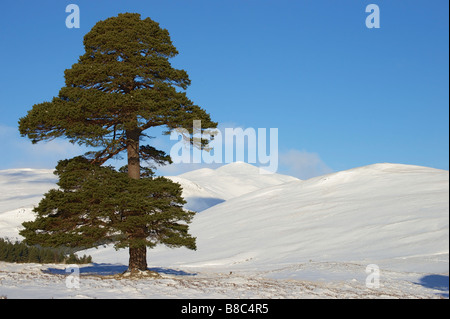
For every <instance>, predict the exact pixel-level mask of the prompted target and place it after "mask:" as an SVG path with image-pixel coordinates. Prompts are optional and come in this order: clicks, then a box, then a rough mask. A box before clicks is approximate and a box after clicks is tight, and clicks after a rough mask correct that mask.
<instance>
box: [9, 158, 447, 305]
mask: <svg viewBox="0 0 450 319" xmlns="http://www.w3.org/2000/svg"><path fill="white" fill-rule="evenodd" d="M247 165H248V164H243V163H237V164H233V165H227V166H224V167H222V168H219V169H216V170H209V169H202V170H198V171H193V172H190V173H186V174H182V175H180V176H177V177H172V178H173V179H174V180H176V179H177V178H178V180H179V181H181V184H183V183H184V185H185V187H186V188H185V196H186V197H189V198H191V199H192V198H194V199H195V197H196V196H197V197H198V198H203V199H205V198H209V199H220V201H222V202H221V203H220V204H218V205H215V206H212V207H210V208H209V209H206V210H204V211H202V212H201V213H199V214H197V215H196V216H195V218H194V221H193V223H192V224H191V226H190V232H191V233H192V234H193V235H194V236H196V237H197V247H198V249H197V251H189V250H186V249H182V248H180V249H173V250H171V249H168V248H165V247H157V248H155V249H152V250H149V252H148V262H149V266H150V267H153V268H155V269H156V270H160V271H162V272H165V273H166V274H175V275H180V274H188V275H189V274H191V275H192V274H196V276H193V277H192V276H190V275H189V276H186V277H185V278H182V279H181V278H178V277H177V278H178V279H173V278H172V279H170V280H172V281H175V283H174V282H172V281H170V280H169V279H167V280H169V281H170V282H169V281H162V282H152V283H146V285H147V286H145V285H142V287H141V286H136V285H137V284H136V285H135V286H136V287H135V288H133V289H131V290H132V291H133V292H134V293H136V292H137V291H138V292H139V294H140V295H139V296H141V297H149V296H150V297H151V296H154V297H155V296H156V297H164V296H191V297H193V298H203V297H211V298H215V297H231V298H239V297H242V296H243V297H258V298H266V297H268V298H273V297H283V296H284V297H289V298H291V297H294V298H295V297H300V298H301V297H306V298H321V297H325V298H340V297H344V298H354V297H356V296H361V297H364V296H366V297H370V298H372V297H377V296H379V297H382V298H383V297H387V298H389V297H400V298H404V297H408V296H415V297H425V298H426V297H432V296H441V295H442V296H446V297H448V272H449V264H448V262H449V259H448V251H449V213H448V212H449V172H448V171H444V170H438V169H432V168H426V167H419V166H411V165H400V164H375V165H370V166H365V167H359V168H354V169H351V170H347V171H342V172H337V173H332V174H328V175H324V176H321V177H317V178H312V179H309V180H306V181H300V180H296V179H294V178H288V177H285V176H277V175H272V176H270V175H269V178H268V179H266V180H263V179H262V178H260V176H257V175H254V174H252V173H251V171H252V170H253V167H250V166H247ZM8 174H9V173H6V172H5V171H2V172H0V185H2V186H1V189H0V192H1V193H2V196H3V200H2V204H4V203H6V204H4V205H5V206H3V207H6V208H5V209H6V210H7V211H5V209H3V210H0V237H2V236H4V234H5V233H8V231H9V232H11V227H13V228H14V227H16V228H17V227H18V225H20V223H21V222H22V219H23V218H22V219H20V218H19V219H17V221H16V222H17V223H16V224H15V221H14V214H11V212H16V214H17V212H18V209H19V207H25V209H24V208H21V209H22V210H24V211H26V210H27V208H26V207H28V206H27V205H30V203H29V201H30V200H32V199H33V198H38V197H39V196H38V195H37V194H38V192H37V191H38V190H39V189H44V188H45V187H47V186H49V185H50V184H51V183H50V181H51V179H49V176H50V175H46V174H43V175H41V176H40V177H38V176H35V177H31V176H30V175H27V174H26V173H24V172H23V171H21V172H20V174H18V175H17V176H20V178H21V179H19V180H22V181H23V182H21V183H22V184H21V185H19V184H20V183H18V184H17V185H16V186H13V185H12V184H13V182H12V181H13V180H11V179H10V176H13V175H8ZM5 176H6V177H5ZM24 176H27V178H28V179H29V181H30V183H29V185H27V182H26V178H25V177H24ZM261 176H267V175H261ZM40 178H41V179H40ZM263 178H266V177H263ZM270 178H272V179H270ZM47 183H48V184H47ZM245 185H248V186H247V187H246V186H245ZM13 187H16V190H15V191H14V190H13ZM221 187H222V188H221ZM8 192H9V193H8ZM17 193H19V194H17ZM14 196H21V197H19V198H17V199H16V200H14ZM14 201H15V204H13V203H14ZM3 202H4V203H3ZM193 203H194V205H195V204H196V203H195V201H194V202H193ZM14 205H16V206H14ZM206 206H207V205H206ZM14 207H17V208H14ZM8 227H10V228H8ZM84 253H86V254H90V255H92V257H93V259H94V261H95V262H97V263H100V266H101V267H100V266H99V265H98V264H97V265H92V266H88V267H86V268H85V269H86V271H93V272H94V273H95V272H96V271H98V269H99V268H101V269H104V268H106V269H110V270H111V272H113V271H114V270H116V269H122V270H123V269H124V267H126V266H125V265H127V262H128V252H127V250H119V251H115V250H114V249H113V248H112V247H104V248H99V249H91V250H88V251H84V252H81V254H84ZM369 264H376V265H378V266H379V267H380V269H381V288H380V289H379V290H368V289H367V288H366V286H365V279H366V277H367V273H366V272H365V269H366V266H367V265H369ZM4 267H7V268H8V269H9V270H8V272H7V274H5V273H2V272H1V270H0V281H1V282H2V283H3V285H4V286H3V287H2V286H1V284H0V295H1V294H2V289H3V290H4V291H5V294H9V295H10V296H14V295H15V294H16V295H17V296H19V297H20V296H23V294H22V292H21V291H22V290H21V289H19V288H17V289H16V287H17V286H20V285H21V284H23V285H25V287H30V289H33V291H35V290H38V289H39V288H38V287H36V286H38V285H39V282H40V281H39V280H42V285H44V286H46V287H51V288H49V289H48V290H44V291H45V293H46V294H47V295H48V296H55V294H59V295H56V296H57V297H58V296H59V297H67V296H68V292H66V291H63V289H62V288H61V289H60V288H58V289H60V290H58V289H56V288H55V286H52V284H51V275H45V276H44V275H37V274H36V273H35V272H36V269H38V270H39V271H40V269H42V268H43V267H44V268H45V266H33V265H30V266H23V267H20V266H17V267H15V266H14V267H13V266H10V265H8V266H4ZM24 267H25V268H26V269H29V271H28V270H24ZM58 267H59V268H61V267H64V266H55V268H58ZM0 268H1V267H0ZM231 271H232V273H233V275H232V277H228V273H230V272H231ZM16 272H17V273H18V274H19V273H23V272H26V273H30V276H31V277H33V276H34V277H33V278H34V279H33V281H30V282H26V283H25V282H22V283H21V284H19V283H18V282H20V281H17V280H19V279H17V280H16V279H14V278H16V277H17V278H19V275H14V274H15V273H16ZM31 274H33V275H31ZM2 276H3V277H2ZM14 276H16V277H14ZM42 276H44V277H45V278H44V277H42ZM46 276H50V277H48V278H47V277H46ZM35 277H37V279H36V278H35ZM436 278H438V279H439V282H438V284H430V282H433V280H434V281H435V279H436ZM285 279H289V280H290V281H284V280H285ZM291 280H293V281H291ZM102 282H104V281H102ZM5 283H8V285H9V286H8V287H10V288H8V289H6V288H5V287H6V285H5ZM305 283H307V284H305ZM86 285H87V286H86V288H85V289H84V290H83V291H82V293H81V294H80V296H81V297H102V296H105V294H106V295H108V296H111V295H115V296H118V297H119V296H122V297H124V296H127V291H128V290H126V289H124V287H123V285H124V284H123V283H115V282H114V283H110V284H109V285H110V288H111V289H110V290H107V289H102V290H96V288H95V287H98V285H99V283H98V281H95V280H94V279H92V282H90V281H88V280H86ZM148 285H150V286H151V287H153V288H152V289H151V290H150V289H149V288H146V287H149V286H148ZM119 286H120V287H119ZM139 287H140V288H139ZM180 287H184V288H186V289H184V290H183V289H180ZM252 287H254V288H252ZM51 289H53V290H52V291H51ZM55 289H56V290H55ZM159 289H160V290H159ZM198 289H200V290H198ZM255 289H256V290H255ZM154 291H159V292H160V294H157V295H155V292H154ZM201 291H203V292H204V293H210V295H206V296H205V295H204V294H202V292H201ZM442 291H443V293H442ZM69 296H75V297H76V296H78V295H73V294H72V295H69Z"/></svg>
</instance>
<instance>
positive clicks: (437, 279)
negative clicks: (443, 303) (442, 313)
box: [417, 275, 449, 298]
mask: <svg viewBox="0 0 450 319" xmlns="http://www.w3.org/2000/svg"><path fill="white" fill-rule="evenodd" d="M448 282H449V278H448V275H447V276H444V275H427V276H424V277H422V278H420V282H418V283H417V284H418V285H421V286H423V287H426V288H430V289H435V290H439V291H442V293H439V295H440V296H442V297H445V298H448V297H449V284H448Z"/></svg>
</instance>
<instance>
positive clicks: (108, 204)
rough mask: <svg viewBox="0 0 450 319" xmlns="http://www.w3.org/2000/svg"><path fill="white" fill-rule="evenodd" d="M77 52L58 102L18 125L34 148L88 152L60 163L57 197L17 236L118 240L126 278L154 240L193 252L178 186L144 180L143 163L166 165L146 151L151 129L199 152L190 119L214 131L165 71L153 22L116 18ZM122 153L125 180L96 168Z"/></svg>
mask: <svg viewBox="0 0 450 319" xmlns="http://www.w3.org/2000/svg"><path fill="white" fill-rule="evenodd" d="M83 44H84V49H85V53H84V54H83V55H82V56H80V57H79V60H78V62H77V63H75V64H74V65H72V67H71V68H70V69H67V70H66V71H65V86H64V87H63V88H61V89H60V91H59V94H58V96H56V97H54V98H53V99H52V100H51V101H48V102H43V103H39V104H35V105H34V106H33V107H32V109H31V110H30V111H29V112H28V113H27V115H26V116H24V117H23V118H21V119H20V120H19V131H20V133H21V135H22V136H27V137H28V138H30V139H31V141H32V142H33V143H38V142H41V141H48V140H52V139H54V138H58V137H64V138H67V139H68V140H69V141H70V142H72V143H78V144H80V145H85V146H88V147H92V148H93V151H92V152H88V153H87V154H85V156H84V157H82V158H75V159H73V160H72V161H62V162H60V163H59V165H58V167H57V169H56V174H57V175H59V177H60V182H59V184H60V185H59V186H60V189H59V190H53V191H50V192H49V193H47V194H46V196H45V198H44V199H43V200H42V202H41V203H40V204H39V206H38V207H37V208H36V212H37V213H38V218H37V219H36V221H35V222H32V223H25V230H24V231H23V235H24V236H25V237H26V240H27V241H29V242H30V243H40V244H49V245H54V246H56V245H72V246H73V245H78V246H86V247H88V246H95V245H98V244H99V243H102V242H108V241H109V242H115V243H116V246H117V247H119V248H121V247H128V248H129V252H130V261H129V270H135V269H139V270H143V269H146V268H147V263H146V248H147V247H152V246H154V244H155V243H157V242H158V241H159V242H162V243H164V244H167V245H169V246H177V247H178V246H186V247H188V248H192V249H193V248H195V243H194V241H193V239H192V237H190V236H189V235H188V234H187V226H186V224H187V223H189V221H190V219H191V217H192V215H191V213H189V212H184V211H183V210H182V209H181V208H180V207H181V205H182V204H183V200H182V198H181V193H180V191H181V189H180V186H179V185H178V184H174V183H172V182H170V181H169V180H167V179H162V178H153V177H151V174H148V169H147V174H145V176H146V177H145V178H141V177H143V174H142V172H143V171H144V170H145V169H144V168H143V166H142V165H141V164H142V162H144V161H145V162H147V163H148V164H149V165H153V166H154V165H164V164H167V163H170V162H171V160H170V156H168V155H166V154H165V153H164V152H163V151H160V150H157V149H156V148H154V147H153V146H151V145H146V143H145V141H148V140H149V139H150V136H149V135H148V131H149V130H151V128H154V127H164V128H166V130H165V134H169V132H170V131H171V130H172V129H177V128H184V129H186V130H188V132H189V136H187V137H185V138H187V139H188V140H189V141H190V142H191V143H192V144H196V145H197V146H198V147H203V146H206V145H207V143H208V141H206V140H201V141H200V143H198V141H196V142H194V140H196V139H194V138H193V135H194V133H198V132H193V121H194V120H201V121H202V122H201V123H202V127H203V128H215V127H216V126H217V123H215V122H213V121H212V120H211V118H210V116H209V114H208V113H207V112H206V111H205V110H204V109H202V108H201V107H199V106H198V105H195V104H194V103H193V102H192V101H191V100H190V99H189V98H188V97H187V96H186V93H185V92H184V91H185V90H186V89H187V87H188V86H189V85H190V79H189V77H188V74H187V73H186V71H184V70H180V69H176V68H174V67H172V65H171V64H170V62H169V59H170V58H173V57H175V56H176V55H177V54H178V51H177V49H176V48H175V46H174V45H173V44H172V41H171V39H170V36H169V33H168V31H167V30H165V29H163V28H161V27H160V26H159V24H158V23H157V22H155V21H153V20H151V19H150V18H145V19H141V17H140V15H139V14H135V13H124V14H119V15H118V16H117V17H111V18H108V19H106V20H104V21H100V22H98V23H97V24H96V25H95V26H94V27H93V28H92V29H91V31H90V32H88V33H87V34H86V35H85V37H84V41H83ZM124 153H126V158H127V166H126V167H125V168H124V169H123V170H121V172H117V171H115V170H114V169H112V168H111V167H104V166H102V165H103V164H104V163H105V162H106V161H108V160H109V159H112V158H117V157H120V155H121V154H124ZM149 175H150V176H149ZM125 177H127V178H125ZM119 199H120V202H119Z"/></svg>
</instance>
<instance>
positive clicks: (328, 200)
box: [186, 164, 449, 272]
mask: <svg viewBox="0 0 450 319" xmlns="http://www.w3.org/2000/svg"><path fill="white" fill-rule="evenodd" d="M448 209H449V177H448V171H442V170H436V169H430V168H424V167H418V166H408V165H395V164H377V165H371V166H367V167H361V168H355V169H351V170H348V171H343V172H338V173H333V174H329V175H325V176H322V177H317V178H313V179H310V180H307V181H297V182H295V181H294V182H291V183H288V184H282V185H279V186H274V187H270V188H264V189H262V190H260V191H257V192H252V193H249V194H246V195H243V196H240V197H236V198H233V199H230V200H228V201H226V202H225V203H222V204H221V205H218V206H215V207H212V208H210V209H208V210H206V211H204V212H202V213H201V214H199V215H197V216H196V218H195V221H194V223H193V225H192V227H191V231H192V233H193V234H194V235H196V236H197V237H198V247H199V249H198V251H197V252H196V253H195V254H192V256H189V257H190V261H186V263H191V264H193V265H232V264H242V265H245V264H249V265H251V266H254V265H258V267H259V266H260V267H266V266H267V265H281V264H290V263H299V262H305V261H309V260H313V261H345V262H364V263H366V264H369V263H371V262H377V263H380V264H389V265H393V264H396V265H399V266H400V267H403V266H405V267H407V268H408V270H412V269H415V270H428V269H430V268H431V269H433V270H436V271H441V272H445V270H447V272H448V250H449V240H448V238H449V215H448ZM218 247H220V249H218ZM408 261H411V262H410V263H409V264H408ZM441 261H442V262H441Z"/></svg>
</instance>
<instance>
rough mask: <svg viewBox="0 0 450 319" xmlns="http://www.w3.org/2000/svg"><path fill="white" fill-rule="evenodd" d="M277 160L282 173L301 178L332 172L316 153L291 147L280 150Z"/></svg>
mask: <svg viewBox="0 0 450 319" xmlns="http://www.w3.org/2000/svg"><path fill="white" fill-rule="evenodd" d="M279 162H280V166H281V167H282V170H283V173H285V174H288V175H292V176H294V177H298V178H300V179H303V180H305V179H309V178H312V177H316V176H321V175H324V174H328V173H331V172H333V170H332V169H331V168H330V167H328V166H327V165H326V164H325V163H324V162H323V161H322V159H321V158H320V157H319V155H318V154H317V153H310V152H307V151H304V150H302V151H299V150H296V149H292V150H289V151H287V152H282V153H281V152H280V158H279Z"/></svg>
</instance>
